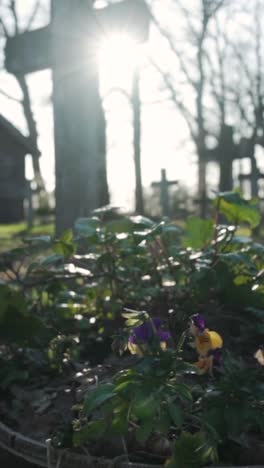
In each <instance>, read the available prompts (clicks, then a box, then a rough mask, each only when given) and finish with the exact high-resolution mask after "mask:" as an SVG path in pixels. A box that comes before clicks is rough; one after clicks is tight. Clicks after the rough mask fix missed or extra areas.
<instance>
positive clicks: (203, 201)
mask: <svg viewBox="0 0 264 468" xmlns="http://www.w3.org/2000/svg"><path fill="white" fill-rule="evenodd" d="M197 153H198V200H199V215H200V217H201V218H205V217H206V212H207V188H206V165H207V163H206V155H205V147H204V146H200V147H199V148H198V151H197Z"/></svg>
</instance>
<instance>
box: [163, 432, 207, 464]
mask: <svg viewBox="0 0 264 468" xmlns="http://www.w3.org/2000/svg"><path fill="white" fill-rule="evenodd" d="M212 449H213V448H212ZM211 460H212V451H210V450H209V447H208V445H207V444H206V439H205V436H204V434H203V433H201V432H197V433H196V434H190V433H189V432H182V433H181V435H180V437H179V438H178V439H177V440H176V442H175V444H174V448H173V456H172V458H171V459H170V460H169V461H168V462H167V464H166V467H169V468H199V467H202V466H204V465H205V464H206V463H208V462H210V461H211Z"/></svg>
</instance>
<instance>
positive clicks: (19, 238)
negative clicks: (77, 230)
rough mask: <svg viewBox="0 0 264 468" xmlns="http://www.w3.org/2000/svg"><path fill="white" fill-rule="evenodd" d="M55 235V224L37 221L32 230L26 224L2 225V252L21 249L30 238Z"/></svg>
mask: <svg viewBox="0 0 264 468" xmlns="http://www.w3.org/2000/svg"><path fill="white" fill-rule="evenodd" d="M40 235H50V236H53V235H54V224H53V223H51V222H50V223H47V224H43V223H41V222H40V221H36V223H35V225H34V226H33V228H32V229H28V227H27V224H26V223H25V222H21V223H16V224H1V225H0V252H4V251H5V250H9V249H14V248H16V247H19V246H20V245H21V244H22V242H23V238H25V237H28V236H40Z"/></svg>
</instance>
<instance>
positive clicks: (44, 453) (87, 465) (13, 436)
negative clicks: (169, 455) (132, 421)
mask: <svg viewBox="0 0 264 468" xmlns="http://www.w3.org/2000/svg"><path fill="white" fill-rule="evenodd" d="M0 447H1V448H2V449H4V450H7V451H8V452H10V453H11V454H13V455H15V456H17V457H20V458H23V459H24V460H26V461H28V462H30V463H33V464H35V465H37V466H40V467H43V468H74V467H75V466H76V468H77V467H78V468H110V467H111V468H117V467H118V468H162V466H163V465H150V464H144V463H131V462H129V461H126V460H124V456H120V457H117V458H115V459H113V460H108V459H106V458H96V457H90V456H89V455H82V454H78V453H75V452H70V451H69V450H57V449H54V448H52V447H51V445H50V441H49V440H48V441H46V444H44V443H41V442H37V441H35V440H33V439H31V438H30V437H26V436H23V435H22V434H20V433H19V432H16V431H13V430H12V429H10V428H9V427H8V426H7V425H6V424H4V423H2V422H0ZM75 464H76V465H75ZM215 468H228V467H227V466H226V467H220V466H218V467H216V466H215ZM229 468H232V467H231V466H230V467H229ZM233 468H264V465H254V466H249V465H247V466H240V467H239V466H236V467H233Z"/></svg>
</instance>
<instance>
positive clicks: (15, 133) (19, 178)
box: [0, 114, 32, 224]
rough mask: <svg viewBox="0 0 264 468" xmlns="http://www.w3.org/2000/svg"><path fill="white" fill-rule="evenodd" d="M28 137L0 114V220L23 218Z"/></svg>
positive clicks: (9, 221) (8, 220) (6, 221)
mask: <svg viewBox="0 0 264 468" xmlns="http://www.w3.org/2000/svg"><path fill="white" fill-rule="evenodd" d="M31 153H32V148H31V147H30V144H29V141H28V139H27V138H26V137H24V136H23V135H22V133H21V132H20V131H19V130H18V129H17V128H16V127H14V125H13V124H12V123H11V122H9V121H8V120H7V119H6V118H5V117H3V115H1V114H0V224H1V223H15V222H18V221H21V220H23V219H24V199H25V194H26V179H25V156H26V155H27V154H31Z"/></svg>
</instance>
